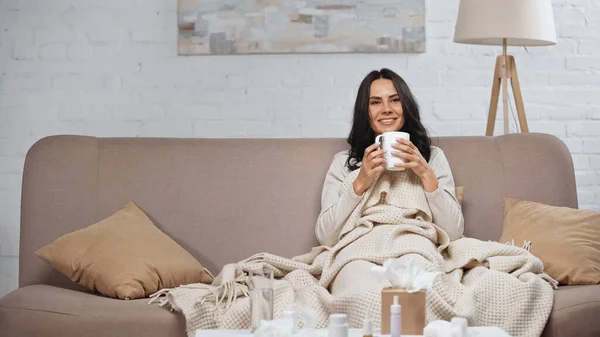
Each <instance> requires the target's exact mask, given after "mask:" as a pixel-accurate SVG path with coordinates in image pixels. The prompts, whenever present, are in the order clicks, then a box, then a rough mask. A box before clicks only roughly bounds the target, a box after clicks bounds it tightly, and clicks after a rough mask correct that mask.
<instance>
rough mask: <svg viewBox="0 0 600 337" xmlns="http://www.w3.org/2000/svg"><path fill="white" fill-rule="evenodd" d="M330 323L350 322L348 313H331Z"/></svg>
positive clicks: (343, 323)
mask: <svg viewBox="0 0 600 337" xmlns="http://www.w3.org/2000/svg"><path fill="white" fill-rule="evenodd" d="M329 324H330V325H346V324H348V316H346V314H331V315H329Z"/></svg>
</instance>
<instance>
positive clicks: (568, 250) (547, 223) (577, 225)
mask: <svg viewBox="0 0 600 337" xmlns="http://www.w3.org/2000/svg"><path fill="white" fill-rule="evenodd" d="M513 240H514V244H515V245H517V246H521V247H527V246H529V251H530V252H531V253H532V254H533V255H535V256H537V257H538V258H539V259H540V260H542V262H543V263H544V269H545V271H546V272H547V273H548V275H550V276H551V277H552V278H554V279H555V280H557V281H558V282H559V283H560V284H563V285H575V284H600V212H593V211H588V210H579V209H573V208H568V207H556V206H550V205H545V204H541V203H537V202H532V201H524V200H517V199H513V198H505V210H504V225H503V228H502V236H501V238H500V242H501V243H511V244H512V243H513ZM527 241H530V243H529V242H527Z"/></svg>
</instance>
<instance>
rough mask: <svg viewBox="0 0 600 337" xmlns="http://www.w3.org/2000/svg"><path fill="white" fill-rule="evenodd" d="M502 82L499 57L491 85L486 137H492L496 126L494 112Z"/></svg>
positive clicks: (496, 107)
mask: <svg viewBox="0 0 600 337" xmlns="http://www.w3.org/2000/svg"><path fill="white" fill-rule="evenodd" d="M501 81H502V60H501V59H500V56H499V57H498V58H496V69H495V70H494V82H493V83H492V98H491V99H490V111H489V114H488V123H487V128H486V129H485V135H486V136H493V135H494V126H496V111H497V110H498V99H499V98H500V84H501Z"/></svg>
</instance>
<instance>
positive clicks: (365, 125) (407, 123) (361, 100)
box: [346, 68, 431, 171]
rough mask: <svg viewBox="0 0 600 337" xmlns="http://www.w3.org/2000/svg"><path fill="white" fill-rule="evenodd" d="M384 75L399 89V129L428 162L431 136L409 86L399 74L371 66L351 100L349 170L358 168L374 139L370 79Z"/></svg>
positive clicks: (373, 79) (347, 163)
mask: <svg viewBox="0 0 600 337" xmlns="http://www.w3.org/2000/svg"><path fill="white" fill-rule="evenodd" d="M380 78H386V79H388V80H391V81H392V82H393V83H394V86H395V87H396V90H397V91H398V95H399V96H400V102H401V104H402V113H403V115H404V126H403V127H402V128H401V129H400V130H398V131H403V132H407V133H409V134H410V141H411V142H413V144H415V146H416V147H417V148H418V149H419V151H420V152H421V154H422V155H423V157H424V158H425V160H427V162H429V157H430V155H431V148H430V146H431V139H430V138H429V136H428V135H427V130H426V129H425V127H424V126H423V124H422V123H421V115H420V113H419V105H418V103H417V101H416V100H415V98H414V96H413V94H412V93H411V91H410V88H409V87H408V85H407V84H406V82H404V80H403V79H402V77H400V75H398V74H396V73H395V72H393V71H392V70H390V69H387V68H383V69H381V70H379V71H377V70H373V71H372V72H370V73H369V74H368V75H367V76H366V77H365V78H364V79H363V81H362V82H361V84H360V87H359V88H358V94H357V95H356V102H355V104H354V117H353V120H352V129H351V130H350V134H349V135H348V139H347V142H348V144H350V155H349V156H348V160H347V161H346V166H348V168H349V169H350V170H352V171H354V170H356V169H357V168H359V166H358V163H360V162H361V161H362V158H363V156H364V154H365V149H366V148H367V147H369V146H370V145H371V144H373V143H374V142H375V132H374V131H373V129H372V128H371V124H370V123H369V97H370V91H371V90H370V89H371V83H372V82H373V81H375V80H377V79H380Z"/></svg>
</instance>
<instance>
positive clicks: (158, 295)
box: [148, 288, 173, 311]
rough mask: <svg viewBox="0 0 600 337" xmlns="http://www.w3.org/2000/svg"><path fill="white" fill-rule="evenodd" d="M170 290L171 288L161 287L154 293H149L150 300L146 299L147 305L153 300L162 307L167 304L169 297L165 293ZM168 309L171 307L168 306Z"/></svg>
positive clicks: (171, 309)
mask: <svg viewBox="0 0 600 337" xmlns="http://www.w3.org/2000/svg"><path fill="white" fill-rule="evenodd" d="M170 291H171V289H169V288H164V289H161V290H159V291H157V292H155V293H154V294H151V295H150V296H149V297H150V301H148V305H150V304H152V303H154V302H158V306H159V307H164V306H165V305H167V304H169V299H168V298H167V295H168V294H169V292H170ZM170 311H173V307H171V308H170Z"/></svg>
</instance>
